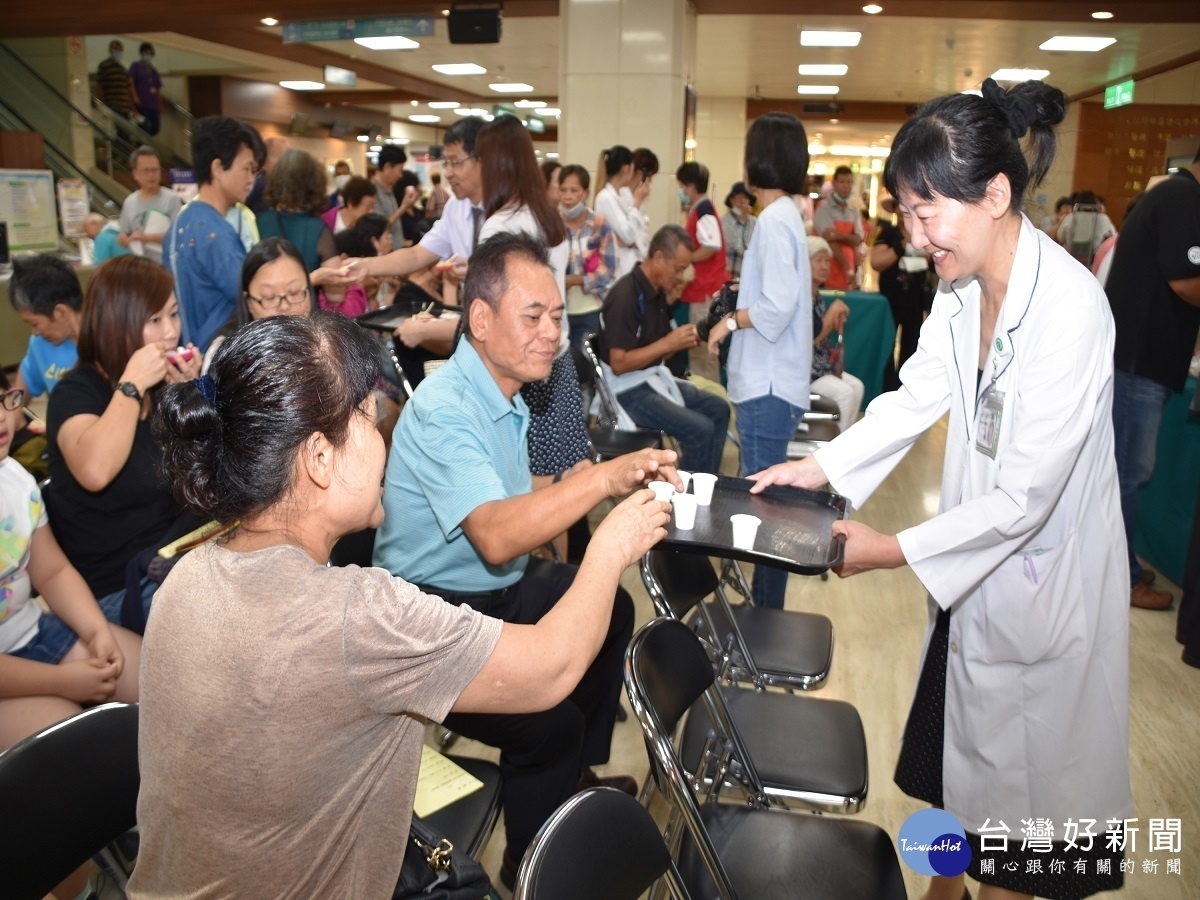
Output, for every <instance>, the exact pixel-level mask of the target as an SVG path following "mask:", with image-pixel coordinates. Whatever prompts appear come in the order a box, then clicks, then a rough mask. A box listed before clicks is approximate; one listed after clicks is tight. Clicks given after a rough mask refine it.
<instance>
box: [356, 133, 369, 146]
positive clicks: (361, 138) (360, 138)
mask: <svg viewBox="0 0 1200 900" xmlns="http://www.w3.org/2000/svg"><path fill="white" fill-rule="evenodd" d="M356 140H357V141H358V142H359V143H360V144H365V143H366V142H367V141H369V140H371V139H370V138H369V137H367V136H366V135H365V134H360V135H359V136H358V137H357V138H356Z"/></svg>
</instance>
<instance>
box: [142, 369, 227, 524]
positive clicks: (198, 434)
mask: <svg viewBox="0 0 1200 900" xmlns="http://www.w3.org/2000/svg"><path fill="white" fill-rule="evenodd" d="M205 377H206V378H207V377H209V376H205ZM221 430H222V424H221V416H220V413H219V412H218V411H217V408H216V406H215V405H214V404H213V403H211V402H210V401H209V398H208V397H207V396H205V392H204V390H203V389H202V387H201V385H200V383H199V379H196V380H194V381H188V382H184V383H182V384H173V385H170V386H169V387H167V388H166V389H165V390H163V392H162V394H161V395H160V397H159V401H158V414H157V416H156V417H155V421H154V432H155V436H156V437H157V438H158V440H159V442H160V443H161V444H162V445H163V460H162V474H163V480H164V482H165V483H166V484H167V485H168V486H169V487H170V489H171V493H172V495H173V496H174V497H175V500H176V502H177V503H179V504H180V505H181V506H182V507H184V508H185V509H187V510H188V511H189V512H193V513H196V514H198V515H201V516H206V517H212V516H214V511H215V509H216V505H217V491H216V483H217V478H218V475H219V468H220V465H221Z"/></svg>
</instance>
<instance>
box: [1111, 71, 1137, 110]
mask: <svg viewBox="0 0 1200 900" xmlns="http://www.w3.org/2000/svg"><path fill="white" fill-rule="evenodd" d="M1132 102H1133V79H1132V78H1130V79H1129V80H1128V81H1122V82H1121V83H1120V84H1114V85H1110V86H1109V87H1106V88H1105V89H1104V108H1105V109H1114V108H1116V107H1118V106H1128V105H1129V104H1130V103H1132Z"/></svg>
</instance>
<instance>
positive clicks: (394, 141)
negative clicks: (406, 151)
mask: <svg viewBox="0 0 1200 900" xmlns="http://www.w3.org/2000/svg"><path fill="white" fill-rule="evenodd" d="M387 142H388V143H389V144H407V143H408V138H388V139H387Z"/></svg>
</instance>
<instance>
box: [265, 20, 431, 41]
mask: <svg viewBox="0 0 1200 900" xmlns="http://www.w3.org/2000/svg"><path fill="white" fill-rule="evenodd" d="M396 35H401V36H403V37H413V38H415V37H433V16H384V17H380V18H371V19H322V20H318V21H315V22H285V23H284V24H283V42H284V43H285V44H307V43H315V42H317V41H351V40H354V38H364V37H394V36H396Z"/></svg>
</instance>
